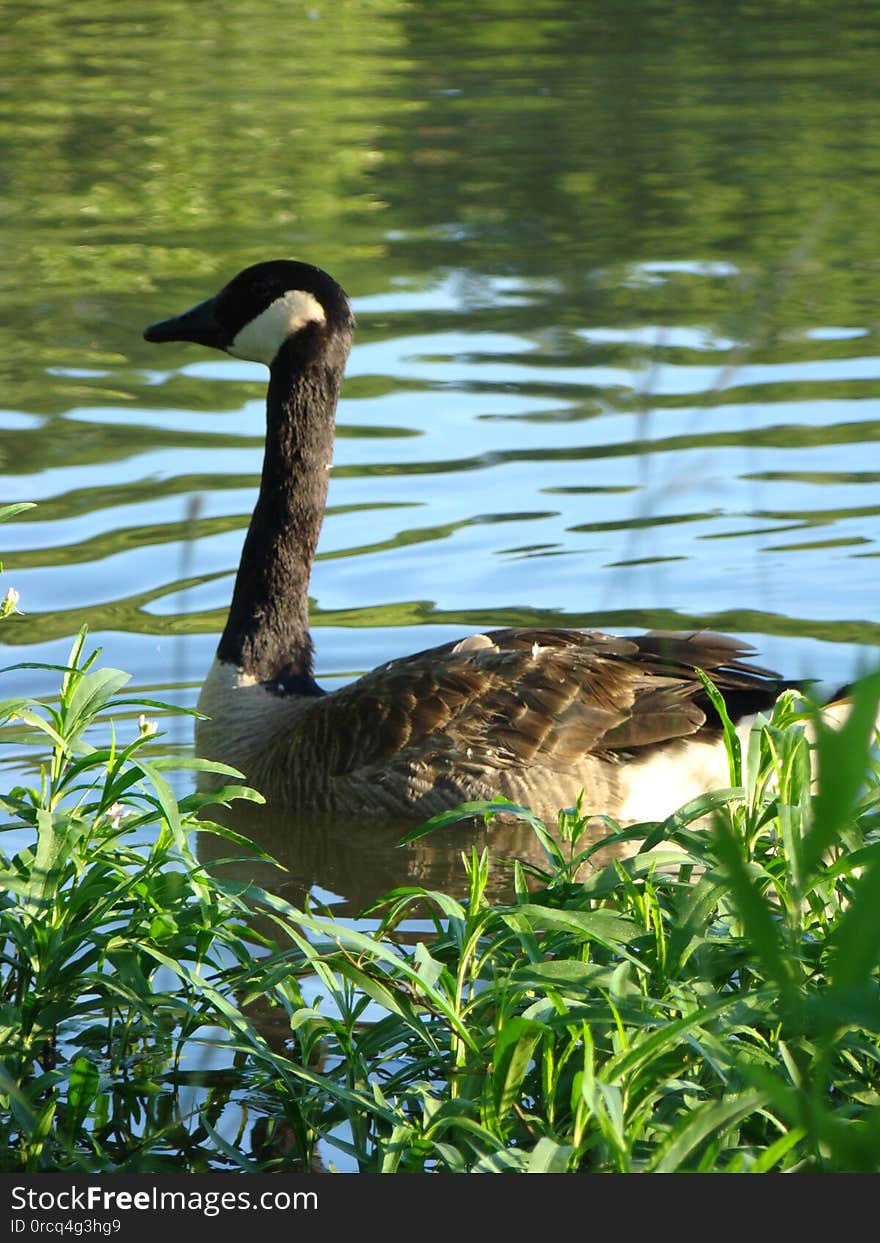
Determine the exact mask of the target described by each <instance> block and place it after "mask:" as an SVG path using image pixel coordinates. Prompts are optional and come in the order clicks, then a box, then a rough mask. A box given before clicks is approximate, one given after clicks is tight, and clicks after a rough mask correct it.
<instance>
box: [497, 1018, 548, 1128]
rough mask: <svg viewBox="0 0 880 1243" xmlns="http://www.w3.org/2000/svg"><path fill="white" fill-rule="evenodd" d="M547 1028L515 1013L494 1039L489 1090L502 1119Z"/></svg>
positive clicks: (514, 1102) (513, 1099) (518, 1090)
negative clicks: (492, 1069) (493, 1065)
mask: <svg viewBox="0 0 880 1243" xmlns="http://www.w3.org/2000/svg"><path fill="white" fill-rule="evenodd" d="M546 1033H547V1028H545V1027H544V1026H543V1024H541V1023H535V1022H532V1021H530V1020H528V1019H523V1018H520V1017H518V1016H515V1017H513V1018H510V1019H507V1020H506V1021H505V1023H504V1026H503V1027H502V1028H501V1030H500V1031H499V1033H498V1036H497V1038H496V1042H495V1056H494V1058H493V1060H494V1063H495V1073H494V1075H493V1077H492V1091H493V1095H494V1098H495V1112H496V1113H497V1115H498V1117H499V1119H500V1120H502V1121H503V1120H504V1118H505V1117H506V1116H507V1114H508V1113H509V1112H510V1110H511V1109H512V1108H513V1106H514V1105H515V1104H516V1103H517V1101H518V1100H519V1094H520V1088H521V1087H522V1082H523V1079H524V1078H525V1076H526V1072H527V1071H528V1069H529V1066H530V1064H531V1062H532V1057H533V1055H534V1052H535V1046H536V1045H537V1044H538V1042H539V1041H540V1040H541V1038H542V1037H543V1036H544V1035H546Z"/></svg>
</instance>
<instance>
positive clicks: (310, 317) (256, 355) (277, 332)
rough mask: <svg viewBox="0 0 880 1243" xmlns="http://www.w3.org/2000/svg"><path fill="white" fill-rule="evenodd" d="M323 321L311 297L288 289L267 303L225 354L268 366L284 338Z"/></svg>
mask: <svg viewBox="0 0 880 1243" xmlns="http://www.w3.org/2000/svg"><path fill="white" fill-rule="evenodd" d="M326 318H327V317H326V315H325V314H324V308H323V307H322V306H321V303H320V302H319V301H318V299H317V298H316V297H315V296H314V294H310V293H306V292H305V291H304V290H302V289H290V290H288V291H287V293H286V294H284V295H283V296H282V297H280V298H276V299H275V301H274V302H272V303H270V305H269V306H267V307H266V309H265V311H261V312H260V314H259V315H258V316H257V317H256V319H252V320H251V321H250V323H249V324H245V326H244V328H242V330H241V332H239V333H238V335H237V336H236V337H235V338H234V339H233V340H232V341H231V342H230V344H229V345H228V346H227V347H226V352H227V353H228V354H232V355H233V357H235V358H246V359H247V360H248V361H249V362H254V363H266V365H267V366H268V365H269V364H270V363H271V362H272V359H273V358H274V357H275V355H276V354H277V353H278V351H279V350H280V349H281V346H282V345H283V344H284V342H285V341H286V340H287V338H288V337H291V336H293V334H294V333H295V332H298V331H299V330H300V328H304V327H305V325H306V324H316V323H317V324H323V323H324V321H325V320H326Z"/></svg>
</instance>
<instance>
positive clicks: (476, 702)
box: [144, 259, 783, 823]
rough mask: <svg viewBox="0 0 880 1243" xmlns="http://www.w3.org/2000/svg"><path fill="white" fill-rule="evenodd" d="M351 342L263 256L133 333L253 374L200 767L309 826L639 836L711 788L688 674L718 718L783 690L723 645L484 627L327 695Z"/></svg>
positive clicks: (289, 273) (669, 637)
mask: <svg viewBox="0 0 880 1243" xmlns="http://www.w3.org/2000/svg"><path fill="white" fill-rule="evenodd" d="M353 330H354V316H353V314H352V310H351V305H350V303H349V300H348V298H347V296H346V294H345V293H344V291H343V290H342V289H341V288H340V286H339V285H338V284H337V283H336V281H334V280H333V279H332V278H331V277H330V276H328V275H327V273H326V272H323V271H321V270H320V269H319V268H316V267H312V266H311V265H309V264H305V263H298V262H294V261H291V260H283V259H280V260H275V261H271V262H266V263H258V264H255V265H254V266H253V267H249V268H247V269H246V270H245V271H243V272H241V273H239V275H238V276H236V277H235V278H234V279H233V280H231V281H230V282H229V284H228V285H226V286H224V288H223V289H221V290H220V292H219V293H218V294H216V295H215V296H214V297H212V298H209V299H208V300H207V301H205V302H201V303H199V304H198V305H197V306H195V307H193V308H192V309H191V310H189V311H185V312H184V313H183V314H181V315H177V316H175V317H173V318H171V319H166V320H162V321H160V322H159V323H155V324H151V325H150V326H149V327H148V328H147V329H146V331H145V333H144V336H145V338H146V339H147V340H148V341H156V342H162V341H194V342H196V343H198V344H200V345H207V346H211V347H213V348H215V349H220V350H224V351H226V352H227V353H228V354H232V355H233V356H235V357H236V358H243V359H250V360H252V361H254V362H261V363H265V364H266V365H267V366H268V367H269V387H268V394H267V410H266V445H265V455H264V459H263V472H262V479H261V483H260V491H259V497H258V499H257V503H256V508H255V509H254V513H253V516H252V518H251V522H250V527H249V529H248V533H247V536H246V538H245V542H244V549H243V552H242V555H241V563H240V565H239V568H238V575H237V577H236V581H235V588H234V591H233V596H232V603H231V605H230V609H229V616H228V618H227V621H226V627H225V629H224V631H223V634H222V637H221V639H220V643H219V646H218V649H217V656H216V659H215V661H214V664H213V667H212V669H211V671H210V673H209V675H208V677H207V680H206V681H205V683H204V687H203V690H202V694H201V697H200V699H199V710H200V711H201V712H202V713H204V714H205V716H206V717H207V718H208V719H206V720H204V721H200V722H198V724H197V727H196V745H197V749H198V751H199V753H200V754H201V755H203V756H205V757H207V758H211V759H217V760H222V761H225V762H227V763H230V764H232V765H234V766H235V767H236V768H238V769H240V770H241V771H242V772H244V773H245V774H246V776H247V778H248V779H249V781H250V782H251V783H252V784H253V785H255V786H256V787H257V788H258V789H260V790H261V791H262V792H263V793H264V794H265V795H266V796H267V798H268V799H269V800H270V802H271V803H274V804H276V805H277V806H279V807H282V808H285V809H289V810H290V812H291V813H292V814H294V815H297V816H299V817H303V818H310V817H311V818H315V819H316V820H317V819H323V818H329V819H336V818H338V817H344V816H347V815H351V816H352V818H353V819H355V820H357V821H360V822H373V823H380V822H384V823H388V822H395V823H397V822H400V823H404V822H410V823H417V822H419V821H422V820H425V819H427V818H428V817H429V816H431V815H434V814H435V813H437V812H440V811H443V810H445V809H447V808H449V807H452V806H454V805H456V804H458V803H460V802H462V801H465V800H472V799H486V798H492V797H497V796H498V795H502V796H505V797H507V798H510V799H513V800H514V801H515V802H517V803H522V804H525V805H526V806H529V807H531V808H532V809H533V810H534V811H535V812H536V813H537V814H538V815H540V816H542V817H544V818H545V819H546V818H548V817H549V818H550V820H551V821H552V820H553V819H554V818H555V816H556V813H557V811H558V809H559V808H560V807H563V806H569V805H571V804H573V803H574V801H575V800H576V798H577V796H578V793H579V792H580V791H581V790H582V789H583V790H584V791H585V803H586V806H587V807H588V808H589V810H590V811H591V812H593V813H596V814H599V813H606V814H609V815H612V816H616V817H619V818H620V819H622V820H641V819H654V818H657V817H660V816H663V815H666V814H668V813H670V812H672V811H673V810H675V809H676V808H677V807H679V806H680V805H681V804H683V803H684V802H685V801H687V799H688V798H691V797H694V796H696V795H697V794H699V793H701V792H702V791H704V790H706V789H709V788H713V787H717V786H724V785H726V784H727V783H728V775H727V762H726V758H725V756H724V752H723V748H722V746H721V743H720V731H719V728H718V722H717V720H715V719H713V715H712V710H711V705H710V704H709V702H708V699H707V697H706V695H705V693H704V690H703V687H702V684H701V682H700V681H699V678H698V676H697V674H696V672H695V670H696V668H697V667H699V668H701V669H703V670H705V671H706V672H708V673H710V674H711V676H712V677H713V679H714V681H715V682H716V684H717V685H718V687H719V688H720V689H721V690H722V692H723V693H724V695H725V698H726V700H727V703H728V708H729V711H730V712H731V715H732V716H733V717H734V719H737V718H739V717H742V716H744V715H746V714H748V713H753V712H755V711H757V710H759V709H761V708H763V707H765V706H767V705H768V704H770V703H772V702H773V700H774V698H775V696H776V695H777V694H778V692H779V690H780V689H781V688H782V686H783V683H781V682H780V680H779V679H778V677H777V675H776V674H773V673H771V672H769V671H768V670H765V669H760V668H757V667H756V666H753V665H751V664H749V663H747V662H746V660H744V657H747V656H748V655H749V654H750V653H751V652H752V651H753V649H752V648H750V647H747V646H746V645H744V644H742V643H739V642H738V641H736V640H735V639H731V638H727V637H725V636H722V635H715V634H710V633H695V634H683V633H668V634H663V633H659V632H657V633H650V634H646V635H643V636H639V637H635V638H620V637H615V636H612V635H606V634H600V633H594V632H581V631H574V630H527V629H507V630H494V631H490V632H488V633H487V634H475V635H469V636H467V637H464V638H462V639H461V640H459V641H458V642H453V643H447V644H445V645H443V646H441V647H435V648H432V649H430V650H428V651H423V652H418V653H416V654H415V655H412V656H405V657H403V658H401V659H399V660H393V661H391V662H389V663H388V664H385V665H382V666H381V667H379V668H378V669H375V670H373V672H372V673H368V674H366V675H365V676H364V677H362V678H360V679H359V680H358V681H356V682H353V683H351V684H349V685H347V686H344V687H342V688H341V689H339V690H335V691H333V692H332V693H325V692H324V691H323V690H322V689H321V687H320V686H318V684H317V683H316V681H315V679H314V676H313V663H312V653H313V648H312V640H311V636H310V634H309V628H308V585H309V575H310V571H311V567H312V561H313V557H314V553H315V546H316V543H317V540H318V533H319V531H320V527H321V521H322V518H323V514H324V504H325V500H326V495H327V483H328V470H329V467H330V461H331V454H332V448H333V435H334V415H335V410H336V403H337V398H338V396H339V389H340V385H341V382H342V375H343V371H344V368H345V363H346V359H347V357H348V353H349V350H350V348H351V343H352V335H353Z"/></svg>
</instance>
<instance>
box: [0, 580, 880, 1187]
mask: <svg viewBox="0 0 880 1243" xmlns="http://www.w3.org/2000/svg"><path fill="white" fill-rule="evenodd" d="M14 603H15V602H14V600H13V601H12V602H11V604H10V607H14ZM84 652H85V648H84V636H82V635H81V636H80V637H79V638H78V639H77V641H76V643H75V644H74V648H73V651H72V653H71V657H70V660H69V662H68V664H67V665H66V666H65V667H64V668H62V669H60V670H59V672H60V675H61V680H62V685H61V693H60V696H59V700H58V705H57V707H55V706H46V705H45V704H41V703H37V702H33V701H29V700H25V699H16V700H12V701H7V702H5V703H3V704H2V705H0V723H2V725H3V728H2V730H0V738H2V739H4V740H7V741H9V740H13V741H15V742H16V743H17V744H19V745H21V744H22V743H25V742H27V743H33V744H35V745H37V746H39V747H40V748H41V749H42V752H43V753H44V754H45V759H44V762H43V765H42V769H41V774H42V775H41V780H40V783H39V785H38V786H37V787H36V788H33V789H29V788H23V787H19V788H15V789H12V790H10V791H9V792H8V793H6V794H4V795H2V796H0V809H2V811H3V813H4V820H5V823H4V824H3V826H2V828H3V829H4V830H6V831H10V830H17V835H18V837H19V839H20V838H21V836H22V835H23V836H24V837H25V838H26V839H27V844H26V845H25V846H24V847H21V848H19V849H15V850H10V851H9V852H6V853H0V1153H2V1156H0V1169H4V1170H7V1171H9V1170H66V1169H80V1170H91V1171H113V1170H156V1171H161V1170H171V1169H173V1170H175V1171H180V1170H182V1169H183V1170H190V1171H194V1172H197V1171H200V1170H206V1169H238V1170H242V1171H261V1170H271V1171H274V1170H281V1169H310V1168H314V1167H315V1165H316V1164H318V1163H321V1164H323V1165H324V1167H325V1168H326V1167H329V1168H334V1167H338V1166H342V1167H343V1168H346V1169H358V1170H362V1171H365V1172H367V1171H370V1172H386V1173H391V1172H410V1171H413V1172H414V1171H425V1170H428V1171H451V1172H461V1173H463V1172H508V1171H509V1172H526V1173H528V1172H543V1171H569V1172H575V1171H578V1172H590V1171H595V1172H602V1171H621V1172H637V1171H656V1172H671V1171H731V1172H733V1171H748V1172H754V1173H760V1172H768V1171H803V1170H806V1171H816V1170H835V1171H877V1170H880V1109H878V1105H880V1093H878V1088H880V1065H878V1064H880V992H878V982H880V974H878V962H880V834H878V830H880V769H878V763H877V757H876V752H875V751H874V750H873V749H872V738H873V723H874V720H875V718H876V713H877V705H878V700H880V675H875V676H873V677H869V678H867V679H864V680H863V681H862V682H861V683H860V684H859V685H858V686H857V687H856V689H855V692H854V707H853V711H852V713H851V715H850V717H849V719H848V721H847V722H846V723H845V724H844V726H843V727H842V728H840V729H839V730H836V729H831V728H829V727H826V726H825V725H824V724H823V723H822V720H821V717H820V715H819V713H818V711H817V709H815V708H814V707H813V706H811V705H810V704H808V703H807V702H806V701H804V700H801V699H799V698H798V697H797V696H796V695H794V694H793V693H792V692H787V693H786V694H785V695H783V696H782V698H781V699H780V700H779V702H778V703H777V705H776V707H775V709H774V711H773V713H772V716H770V717H769V718H768V719H764V720H760V721H759V722H758V723H757V724H756V726H755V728H754V729H753V731H752V733H751V736H750V739H749V742H748V746H747V748H746V753H745V754H744V755H741V754H740V752H739V743H738V741H737V739H736V736H735V734H734V733H733V732H732V731H729V732H728V735H727V741H728V748H729V756H730V766H731V788H730V789H728V790H725V791H718V792H715V793H713V794H709V795H706V796H704V797H702V798H700V799H698V800H696V801H695V802H693V803H691V804H690V805H689V806H687V807H686V808H683V809H682V810H681V811H679V812H678V813H677V814H676V815H674V816H672V817H670V818H669V819H668V820H665V821H663V822H662V823H657V824H653V825H641V826H636V827H634V828H629V829H625V830H620V829H619V827H617V826H614V825H609V826H608V827H609V831H610V832H611V833H612V836H614V837H616V838H617V839H618V840H621V841H629V842H631V843H633V842H634V843H637V844H640V845H641V848H640V849H639V851H638V853H636V854H635V855H633V857H631V858H628V859H626V860H624V861H619V862H616V863H612V864H609V865H607V866H604V867H598V866H596V865H595V860H596V852H597V850H598V849H599V847H600V846H604V845H606V844H607V842H608V838H606V839H605V840H604V841H603V842H602V843H593V844H587V843H588V840H589V838H591V837H592V834H591V833H588V830H589V829H590V828H592V827H593V826H594V825H595V820H593V821H590V819H589V817H588V815H587V814H586V813H587V811H588V810H589V809H588V808H587V807H586V806H584V807H581V808H577V809H573V810H570V811H568V812H566V813H563V814H561V816H560V819H559V823H558V824H557V825H556V826H552V827H546V826H544V825H542V824H541V823H540V822H539V821H537V820H536V819H535V818H534V817H532V816H531V815H530V813H528V812H527V811H524V810H521V811H520V812H518V813H517V814H520V815H522V816H524V817H525V818H526V819H528V820H529V822H530V823H531V824H532V827H533V829H534V831H535V833H536V834H537V835H538V838H539V840H540V841H541V843H542V845H543V847H544V853H545V857H546V865H545V866H544V868H543V869H539V868H536V867H534V866H527V865H525V864H523V863H521V862H518V861H513V862H511V863H509V864H505V863H502V862H500V861H498V860H491V859H490V857H489V855H488V854H487V853H486V852H483V853H481V854H477V853H476V852H473V853H472V854H471V856H470V857H469V858H467V859H465V860H464V861H463V862H464V866H465V867H466V869H467V875H468V877H469V886H470V893H469V897H468V899H467V900H466V901H457V900H455V899H453V898H452V897H451V896H449V895H448V894H445V893H441V892H429V891H425V890H423V889H419V888H415V887H412V888H404V889H398V890H396V891H394V892H392V893H390V894H388V895H386V896H385V897H384V898H383V899H382V900H381V902H379V903H377V904H376V905H375V906H374V907H373V908H372V909H371V912H370V914H371V916H372V917H373V919H376V918H378V919H379V928H378V931H376V932H375V933H374V934H372V935H368V934H367V933H366V932H364V931H362V930H361V929H360V928H359V927H358V926H351V925H347V924H345V923H342V922H340V921H338V920H335V919H334V918H333V917H332V915H331V914H330V913H329V912H327V911H325V910H323V909H320V908H318V907H307V908H306V909H304V910H297V909H295V908H293V907H291V906H290V905H288V904H287V903H285V902H284V901H283V900H282V899H280V898H278V897H276V896H274V895H272V894H270V893H268V892H266V891H264V890H260V889H257V888H256V887H253V886H251V887H247V888H243V887H241V886H237V885H234V884H232V883H229V882H225V881H221V880H218V879H216V878H214V877H212V876H211V875H210V874H208V873H207V872H206V871H205V870H204V868H203V867H202V866H201V865H200V864H199V862H198V860H197V859H196V857H195V854H194V852H193V849H192V839H193V835H194V834H195V833H196V832H225V830H222V829H220V828H219V827H217V826H211V825H210V823H208V822H207V821H206V820H205V819H204V817H205V815H206V814H208V813H209V810H210V803H211V801H212V800H213V801H215V802H225V801H228V800H229V799H231V798H234V797H253V795H252V794H250V793H249V792H248V791H246V790H244V789H243V788H242V787H241V786H240V785H238V784H236V774H234V773H232V771H231V770H226V769H222V767H221V766H218V765H209V764H207V763H206V762H204V761H198V760H195V761H194V760H190V761H188V762H187V761H184V760H181V759H180V758H175V759H173V760H162V759H159V760H157V759H155V758H153V759H148V758H146V756H147V753H148V751H147V748H146V747H145V744H146V741H147V739H148V738H149V739H150V742H151V743H154V742H155V738H153V737H151V732H152V731H151V727H150V724H149V723H148V722H147V721H146V719H144V722H143V724H142V726H141V728H140V731H139V733H138V735H137V737H134V738H132V739H130V740H129V741H127V742H124V743H123V742H122V741H117V740H115V738H114V740H113V741H111V744H110V745H109V746H93V745H92V744H91V742H90V741H89V734H90V732H94V731H93V726H94V725H95V723H96V722H98V721H99V720H100V719H101V718H108V717H109V719H110V721H111V722H112V721H113V720H114V719H116V718H117V717H121V715H122V714H123V713H126V714H130V712H131V709H132V701H131V700H128V699H125V698H121V697H120V695H121V692H122V688H123V686H124V683H125V681H126V678H125V675H124V674H121V673H119V672H118V671H115V670H112V669H102V668H100V667H99V666H98V665H97V663H96V661H95V658H94V656H92V657H88V658H86V657H85V655H84ZM710 692H711V693H712V694H715V692H714V690H713V689H712V688H711V687H710ZM141 706H142V707H144V708H145V709H146V710H147V711H154V710H156V709H157V708H158V707H159V706H160V705H155V704H144V705H141ZM719 707H720V708H721V710H722V711H723V704H720V702H719ZM807 727H810V729H812V730H814V731H815V732H816V740H815V742H814V743H811V742H810V741H808V732H807ZM124 729H127V730H129V732H130V730H131V725H130V721H125V722H124V723H123V722H120V732H123V730H124ZM111 737H112V734H111ZM150 754H152V752H150ZM815 765H818V781H817V782H816V783H814V780H813V767H814V766H815ZM180 767H189V768H195V769H198V768H210V769H213V770H214V771H215V772H217V771H219V772H223V773H225V774H226V776H227V777H228V779H229V782H230V784H229V785H228V786H226V787H224V788H222V789H221V790H219V791H218V792H216V793H215V794H214V795H212V796H210V798H209V797H208V796H207V795H203V794H190V795H188V796H186V797H184V798H176V797H175V796H174V794H173V793H172V787H171V785H170V784H169V780H168V771H169V769H171V768H180ZM501 810H503V811H505V812H506V813H507V814H510V812H511V808H510V806H509V805H505V804H500V803H499V804H484V805H479V806H478V807H474V806H471V807H469V808H467V809H462V810H461V811H460V812H458V813H449V814H447V815H445V816H443V817H439V818H438V819H437V820H436V821H435V822H432V824H431V825H430V826H428V827H427V829H426V830H424V831H432V832H435V833H442V831H443V828H444V826H445V825H446V824H448V823H450V822H452V821H453V820H455V819H456V818H460V817H461V816H463V815H464V814H469V815H472V814H473V813H474V812H475V811H477V812H480V813H481V814H485V815H486V816H488V817H491V816H492V815H493V814H495V813H496V812H498V811H501ZM352 814H353V819H355V818H356V812H355V811H353V813H352ZM227 836H228V837H229V838H230V850H231V851H241V850H243V849H244V843H243V842H242V841H241V839H238V838H236V837H235V836H234V835H231V834H228V833H227ZM7 840H8V839H7ZM499 866H509V867H510V868H511V873H512V893H513V895H514V896H513V900H512V901H511V902H509V903H508V904H506V905H505V904H500V903H498V902H496V901H490V900H489V898H488V897H487V896H486V895H487V888H486V886H487V878H488V875H489V869H490V867H499ZM254 910H256V911H257V912H258V914H259V917H260V929H261V931H260V932H259V933H258V932H256V931H255V929H254V921H253V914H254ZM426 910H427V911H428V912H429V919H430V921H431V925H432V927H433V932H432V934H430V935H424V934H423V935H422V937H421V940H419V941H418V942H417V943H416V944H413V943H412V940H413V938H412V933H411V932H409V931H407V928H408V926H410V927H411V925H410V920H411V917H413V916H415V915H416V914H418V916H419V918H420V919H422V920H423V919H424V913H425V911H426ZM270 927H274V929H275V933H274V935H273V936H271V937H270V936H268V935H267V934H266V929H267V928H270ZM196 1055H198V1056H199V1057H201V1058H202V1060H204V1059H205V1058H206V1057H210V1062H209V1064H208V1065H199V1064H198V1061H197V1057H196Z"/></svg>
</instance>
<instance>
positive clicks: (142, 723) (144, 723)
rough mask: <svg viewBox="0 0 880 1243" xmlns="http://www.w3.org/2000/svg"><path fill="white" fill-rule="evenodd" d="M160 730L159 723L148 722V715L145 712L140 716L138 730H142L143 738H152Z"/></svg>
mask: <svg viewBox="0 0 880 1243" xmlns="http://www.w3.org/2000/svg"><path fill="white" fill-rule="evenodd" d="M158 728H159V722H158V721H148V720H147V714H146V713H145V712H142V713H141V714H140V716H139V717H138V729H139V730H140V735H141V738H150V737H152V735H153V734H155V733H156V731H157V730H158Z"/></svg>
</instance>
